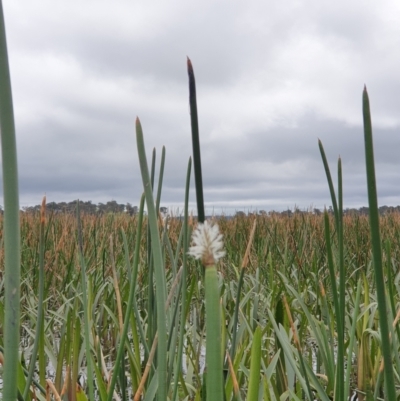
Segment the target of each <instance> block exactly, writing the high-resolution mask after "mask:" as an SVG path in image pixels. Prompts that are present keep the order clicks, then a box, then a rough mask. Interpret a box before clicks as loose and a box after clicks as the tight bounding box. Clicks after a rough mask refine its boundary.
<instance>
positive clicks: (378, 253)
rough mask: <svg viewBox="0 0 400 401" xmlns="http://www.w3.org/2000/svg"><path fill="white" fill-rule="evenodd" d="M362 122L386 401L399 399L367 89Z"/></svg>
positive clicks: (364, 97) (365, 90)
mask: <svg viewBox="0 0 400 401" xmlns="http://www.w3.org/2000/svg"><path fill="white" fill-rule="evenodd" d="M363 120H364V142H365V162H366V168H367V186H368V203H369V223H370V229H371V243H372V256H373V262H374V263H373V264H374V271H375V281H376V292H377V299H378V312H379V326H380V328H381V341H382V354H383V360H384V363H385V387H386V394H385V399H387V400H396V389H395V383H394V376H393V365H392V356H391V352H390V337H389V325H388V318H387V308H386V298H385V279H384V276H383V265H382V250H381V237H380V232H379V211H378V195H377V191H376V178H375V162H374V145H373V139H372V123H371V113H370V107H369V98H368V93H367V88H365V87H364V91H363Z"/></svg>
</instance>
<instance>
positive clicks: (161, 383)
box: [136, 118, 167, 401]
mask: <svg viewBox="0 0 400 401" xmlns="http://www.w3.org/2000/svg"><path fill="white" fill-rule="evenodd" d="M136 143H137V148H138V155H139V163H140V171H141V174H142V181H143V188H144V192H145V196H146V204H147V212H148V219H149V220H148V221H149V226H150V235H151V246H152V255H153V261H154V273H155V279H156V280H155V281H156V289H157V291H156V302H157V311H158V313H157V330H158V347H157V375H158V391H157V399H158V400H159V401H166V399H167V382H166V378H167V350H166V346H167V329H166V317H165V313H163V312H164V309H165V302H166V284H165V269H164V260H163V257H162V250H161V241H160V237H159V233H158V224H157V221H158V214H157V213H156V210H155V204H154V198H153V191H152V187H151V184H150V175H149V170H148V166H147V159H146V150H145V147H144V140H143V131H142V126H141V124H140V121H139V118H137V119H136ZM149 285H151V283H149ZM149 318H150V317H149Z"/></svg>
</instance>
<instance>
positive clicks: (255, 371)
mask: <svg viewBox="0 0 400 401" xmlns="http://www.w3.org/2000/svg"><path fill="white" fill-rule="evenodd" d="M261 338H262V334H261V328H260V326H257V328H256V330H255V332H254V335H253V341H252V345H251V359H250V372H249V374H250V379H249V387H248V392H247V398H246V401H258V392H259V388H260V371H261ZM207 399H208V398H207Z"/></svg>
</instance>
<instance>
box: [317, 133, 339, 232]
mask: <svg viewBox="0 0 400 401" xmlns="http://www.w3.org/2000/svg"><path fill="white" fill-rule="evenodd" d="M318 146H319V151H320V153H321V158H322V163H323V164H324V169H325V174H326V179H327V181H328V186H329V192H330V194H331V200H332V207H333V212H334V214H335V224H336V229H338V226H339V210H338V206H337V201H336V195H335V188H334V187H333V181H332V176H331V172H330V170H329V164H328V160H327V159H326V155H325V150H324V147H323V146H322V142H321V141H320V140H319V139H318Z"/></svg>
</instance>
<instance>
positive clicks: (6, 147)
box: [0, 1, 21, 400]
mask: <svg viewBox="0 0 400 401" xmlns="http://www.w3.org/2000/svg"><path fill="white" fill-rule="evenodd" d="M0 84H1V90H0V132H1V152H2V160H3V187H4V254H5V263H4V264H5V322H4V360H5V363H4V374H3V385H4V387H3V400H15V399H16V398H17V375H16V372H17V365H18V351H19V330H20V313H21V312H20V276H21V255H20V247H21V244H20V242H21V239H20V225H19V196H18V168H17V145H16V138H15V125H14V111H13V103H12V93H11V79H10V70H9V66H8V55H7V41H6V31H5V24H4V15H3V4H2V2H1V1H0Z"/></svg>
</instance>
